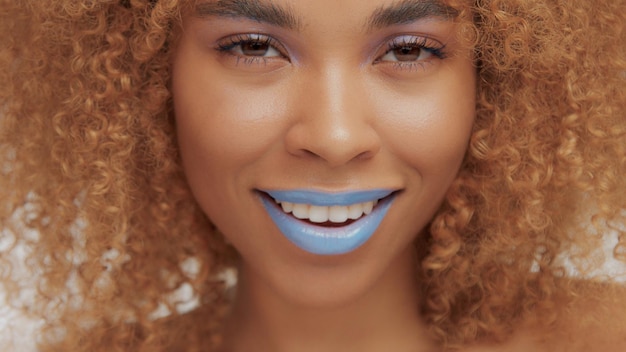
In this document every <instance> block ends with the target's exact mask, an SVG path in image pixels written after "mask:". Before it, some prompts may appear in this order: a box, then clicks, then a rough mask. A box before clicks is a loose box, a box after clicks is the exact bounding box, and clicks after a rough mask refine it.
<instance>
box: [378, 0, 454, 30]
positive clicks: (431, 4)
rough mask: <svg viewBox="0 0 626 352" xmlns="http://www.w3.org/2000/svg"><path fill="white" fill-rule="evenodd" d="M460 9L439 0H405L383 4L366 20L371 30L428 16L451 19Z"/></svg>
mask: <svg viewBox="0 0 626 352" xmlns="http://www.w3.org/2000/svg"><path fill="white" fill-rule="evenodd" d="M458 14H459V11H458V10H456V9H455V8H453V7H450V6H448V5H446V4H444V3H442V2H441V1H439V0H403V1H400V2H396V3H394V4H391V5H389V6H381V7H379V8H378V9H376V11H374V13H373V14H372V15H371V16H370V18H369V20H368V21H367V22H366V28H368V29H369V30H373V29H379V28H384V27H389V26H393V25H399V24H407V23H411V22H415V21H417V20H420V19H424V18H428V17H438V18H443V19H451V18H454V17H456V16H458Z"/></svg>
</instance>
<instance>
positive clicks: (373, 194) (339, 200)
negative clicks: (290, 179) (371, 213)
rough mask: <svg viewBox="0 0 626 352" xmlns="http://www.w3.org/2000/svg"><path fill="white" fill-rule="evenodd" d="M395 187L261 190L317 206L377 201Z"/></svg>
mask: <svg viewBox="0 0 626 352" xmlns="http://www.w3.org/2000/svg"><path fill="white" fill-rule="evenodd" d="M395 191H396V190H395V189H388V188H377V189H368V190H355V191H343V192H324V191H316V190H311V189H292V190H261V192H264V193H266V194H268V195H269V196H270V197H272V198H274V199H275V200H276V201H278V202H290V203H305V204H310V205H317V206H332V205H344V206H347V205H351V204H355V203H363V202H369V201H375V200H379V199H382V198H385V197H387V196H389V195H390V194H392V193H393V192H395Z"/></svg>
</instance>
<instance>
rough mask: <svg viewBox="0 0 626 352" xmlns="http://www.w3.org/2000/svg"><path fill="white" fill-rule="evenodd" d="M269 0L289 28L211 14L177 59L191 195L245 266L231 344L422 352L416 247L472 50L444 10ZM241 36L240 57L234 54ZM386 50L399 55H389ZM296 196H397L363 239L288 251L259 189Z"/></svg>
mask: <svg viewBox="0 0 626 352" xmlns="http://www.w3.org/2000/svg"><path fill="white" fill-rule="evenodd" d="M207 4H209V5H210V4H215V2H207ZM261 4H265V5H266V4H269V3H268V0H262V1H261ZM272 4H274V5H275V6H276V7H279V8H281V9H284V10H285V12H286V11H289V13H291V14H292V15H293V16H292V17H293V19H294V21H292V22H289V21H287V22H284V23H268V22H267V21H266V20H264V19H259V18H256V19H252V18H248V17H250V16H246V15H241V14H239V13H237V14H232V13H229V14H228V15H225V14H224V13H217V12H216V11H213V10H212V9H213V8H212V7H211V6H206V7H204V8H202V7H201V8H199V9H200V11H195V10H194V11H192V12H191V13H188V14H186V15H185V17H184V19H183V24H184V26H183V32H182V34H181V37H180V41H179V43H177V49H176V53H175V57H174V61H173V76H172V93H173V96H174V108H175V115H176V123H177V130H178V139H179V144H180V152H181V155H182V159H183V165H184V169H185V172H186V175H187V178H188V182H189V185H190V187H191V189H192V191H193V193H194V196H195V197H196V199H197V201H198V203H199V204H200V206H201V207H202V209H203V210H204V211H205V213H206V214H207V215H208V216H209V218H210V219H211V220H212V221H213V222H214V223H215V225H216V226H217V227H218V228H219V229H220V230H221V231H222V232H223V233H224V235H225V237H226V238H227V240H228V241H229V242H230V243H232V245H233V246H234V247H235V248H236V249H237V250H238V251H239V253H240V254H241V258H242V259H241V264H240V268H239V286H238V293H237V297H236V301H235V304H234V309H233V313H232V315H231V317H230V320H229V323H228V324H226V331H225V337H226V347H225V348H226V349H227V350H228V351H251V350H254V351H273V352H280V351H291V352H293V351H303V352H304V351H346V350H358V351H390V350H391V351H399V352H401V351H407V352H408V351H427V350H432V349H433V348H434V346H435V345H434V344H433V343H432V342H431V341H430V340H429V339H428V338H427V337H426V336H427V335H426V333H425V326H424V324H423V322H422V320H421V318H420V316H419V313H418V304H419V283H418V282H417V281H416V277H417V274H416V268H417V267H418V264H417V263H416V260H415V253H414V248H413V246H412V243H413V241H414V239H415V237H416V236H418V235H419V233H420V231H421V230H422V229H423V228H424V227H425V226H426V225H427V223H428V222H429V220H430V219H431V218H432V216H433V214H434V213H435V211H436V209H437V207H438V206H439V204H440V203H441V201H442V199H443V197H444V195H445V192H446V190H447V188H448V187H449V185H450V183H451V182H452V180H453V179H454V178H455V176H456V174H457V172H458V169H459V167H460V165H461V162H462V160H463V156H464V153H465V151H466V148H467V143H468V139H469V136H470V133H471V128H472V123H473V119H474V114H475V112H474V105H475V85H476V74H475V72H476V70H475V67H474V64H473V62H472V60H471V55H470V50H469V49H468V48H467V47H466V46H464V45H463V44H462V43H461V42H460V41H458V40H457V38H456V37H455V34H456V29H457V24H456V23H455V22H454V20H453V19H452V18H449V17H446V16H443V15H442V14H441V13H439V14H431V15H430V16H427V17H420V18H412V19H411V20H410V21H403V22H402V23H382V24H381V23H379V24H378V25H374V26H371V25H368V24H367V23H368V19H370V18H371V17H372V15H373V14H374V13H376V12H377V10H379V9H380V8H381V7H384V8H388V7H390V6H392V5H393V4H395V2H393V1H390V0H366V1H364V0H342V1H335V0H316V1H296V0H274V1H273V2H272ZM196 10H197V9H196ZM218 12H219V11H218ZM418 17H419V16H418ZM392 22H393V21H392ZM250 34H251V35H252V38H253V39H250V38H251V37H250ZM258 34H262V35H263V36H269V37H271V38H273V39H272V45H273V47H270V48H268V47H264V46H263V45H261V49H262V50H260V51H259V50H257V51H255V50H249V49H250V48H253V46H254V45H253V46H250V45H249V44H251V43H252V44H255V45H257V46H256V47H254V48H253V49H258V48H259V46H258V44H259V43H260V44H264V43H266V41H264V40H265V39H263V40H260V41H259V40H258V36H257V37H255V35H258ZM246 35H248V36H247V37H246ZM242 37H245V40H246V41H245V42H244V44H245V45H244V46H242V45H238V44H237V43H233V41H237V40H240V39H241V38H242ZM233 38H234V39H233ZM262 38H265V37H262ZM402 38H405V39H402ZM407 38H408V39H407ZM416 38H417V39H416ZM424 39H425V40H424ZM394 41H395V42H396V43H398V42H399V43H401V44H402V45H400V46H404V47H407V46H409V47H410V49H411V50H409V54H407V52H406V51H404V52H403V51H402V50H390V46H389V45H390V43H391V42H394ZM416 42H417V43H420V44H423V43H426V44H427V45H429V46H431V47H432V46H437V47H443V48H442V49H441V51H442V52H443V53H444V55H443V56H442V57H439V56H438V55H436V54H433V52H432V50H426V49H419V48H418V46H417V45H414V44H415V43H416ZM225 43H226V44H225ZM220 45H222V50H220ZM225 46H228V50H224V47H225ZM274 49H275V50H274ZM259 53H260V54H259ZM413 54H415V55H413ZM259 55H264V56H263V57H261V56H259ZM398 60H406V61H401V62H398ZM303 188H306V189H314V190H318V191H325V192H342V191H349V190H368V189H376V188H388V189H394V190H397V191H398V192H397V197H396V199H395V201H394V203H393V204H392V206H391V208H390V210H389V212H388V213H387V216H386V217H385V218H384V220H383V221H382V223H381V225H380V227H379V228H378V230H377V231H376V232H375V234H374V235H373V236H372V238H371V239H370V240H369V241H368V242H366V243H365V244H364V245H363V246H361V247H359V248H357V249H356V250H354V251H352V252H350V253H347V254H342V255H332V256H325V255H314V254H311V253H308V252H305V251H303V250H302V249H300V248H298V247H296V246H294V245H293V244H292V243H291V242H289V241H288V240H287V239H286V238H285V237H284V236H283V235H282V234H281V233H280V231H279V230H278V229H277V228H276V226H275V224H274V223H273V222H272V221H271V219H270V217H269V216H268V214H267V212H266V211H265V209H264V207H263V206H262V203H261V200H260V197H259V193H258V190H259V189H265V190H268V189H303Z"/></svg>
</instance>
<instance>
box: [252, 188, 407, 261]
mask: <svg viewBox="0 0 626 352" xmlns="http://www.w3.org/2000/svg"><path fill="white" fill-rule="evenodd" d="M394 198H395V194H392V195H390V196H388V197H386V198H385V199H382V200H380V201H379V202H378V204H377V206H376V207H374V209H373V210H372V212H371V213H370V214H368V215H364V216H363V217H361V218H360V219H358V220H356V221H354V222H352V223H351V224H349V225H346V226H339V227H325V226H319V225H314V224H312V223H308V222H305V221H302V220H298V219H296V218H294V217H293V216H291V215H288V214H286V213H285V212H284V211H282V209H280V208H279V206H278V205H277V204H276V203H275V202H274V201H273V200H272V199H269V197H265V196H261V200H262V201H263V205H264V206H265V209H266V210H267V212H268V214H269V215H270V217H271V218H272V220H273V221H274V223H275V224H276V226H277V227H278V229H279V230H280V232H282V234H283V235H284V236H285V237H287V239H289V240H290V241H291V242H292V243H293V244H295V245H296V246H298V247H299V248H301V249H303V250H305V251H307V252H309V253H312V254H317V255H338V254H345V253H349V252H352V251H353V250H355V249H357V248H359V247H360V246H361V245H362V244H364V243H365V242H367V240H369V239H370V238H371V237H372V235H373V234H374V232H375V231H376V229H377V228H378V226H379V225H380V223H381V221H382V220H383V218H384V217H385V215H386V214H387V210H389V207H390V206H391V203H392V202H393V200H394Z"/></svg>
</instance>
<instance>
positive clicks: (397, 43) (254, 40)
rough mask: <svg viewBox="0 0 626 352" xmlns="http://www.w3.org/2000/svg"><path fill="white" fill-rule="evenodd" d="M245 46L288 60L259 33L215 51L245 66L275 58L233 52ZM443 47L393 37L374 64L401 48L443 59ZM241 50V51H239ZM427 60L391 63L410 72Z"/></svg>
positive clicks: (422, 40) (240, 37)
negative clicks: (259, 47)
mask: <svg viewBox="0 0 626 352" xmlns="http://www.w3.org/2000/svg"><path fill="white" fill-rule="evenodd" d="M245 44H261V45H263V46H267V47H268V48H271V49H273V50H275V51H276V52H277V53H278V54H279V55H280V56H281V57H282V58H283V59H286V60H289V57H288V55H287V54H286V50H285V49H284V47H283V46H282V45H281V44H280V43H279V42H278V41H277V40H275V39H274V38H272V37H270V36H268V35H265V34H260V33H254V34H237V35H234V36H230V37H228V38H225V39H224V40H222V41H220V42H218V43H217V47H216V50H217V51H218V52H219V53H222V54H225V55H229V56H233V57H234V58H235V59H236V60H237V61H236V63H237V64H239V63H244V64H247V65H254V64H267V63H268V60H270V59H273V58H276V56H270V57H265V56H251V55H245V54H241V53H236V52H235V51H234V50H235V48H237V47H238V46H242V45H245ZM445 47H446V46H445V45H444V44H442V43H440V42H439V41H436V40H434V39H430V38H427V37H420V36H415V35H403V36H398V37H395V38H394V39H393V40H391V41H389V42H388V44H387V50H386V51H385V52H384V53H383V54H382V55H379V57H378V58H377V59H376V60H375V61H374V63H383V62H385V61H384V60H382V58H383V57H384V56H386V55H387V54H389V53H390V52H392V51H394V50H399V49H403V48H415V49H419V50H423V51H426V52H427V53H428V54H430V55H433V56H434V57H436V58H437V59H440V60H441V59H445V58H446V57H447V54H446V52H445ZM240 50H241V49H240ZM426 61H427V59H424V60H417V61H397V62H393V65H394V67H395V68H397V69H400V70H412V69H415V68H419V67H423V65H424V64H425V63H426Z"/></svg>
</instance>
